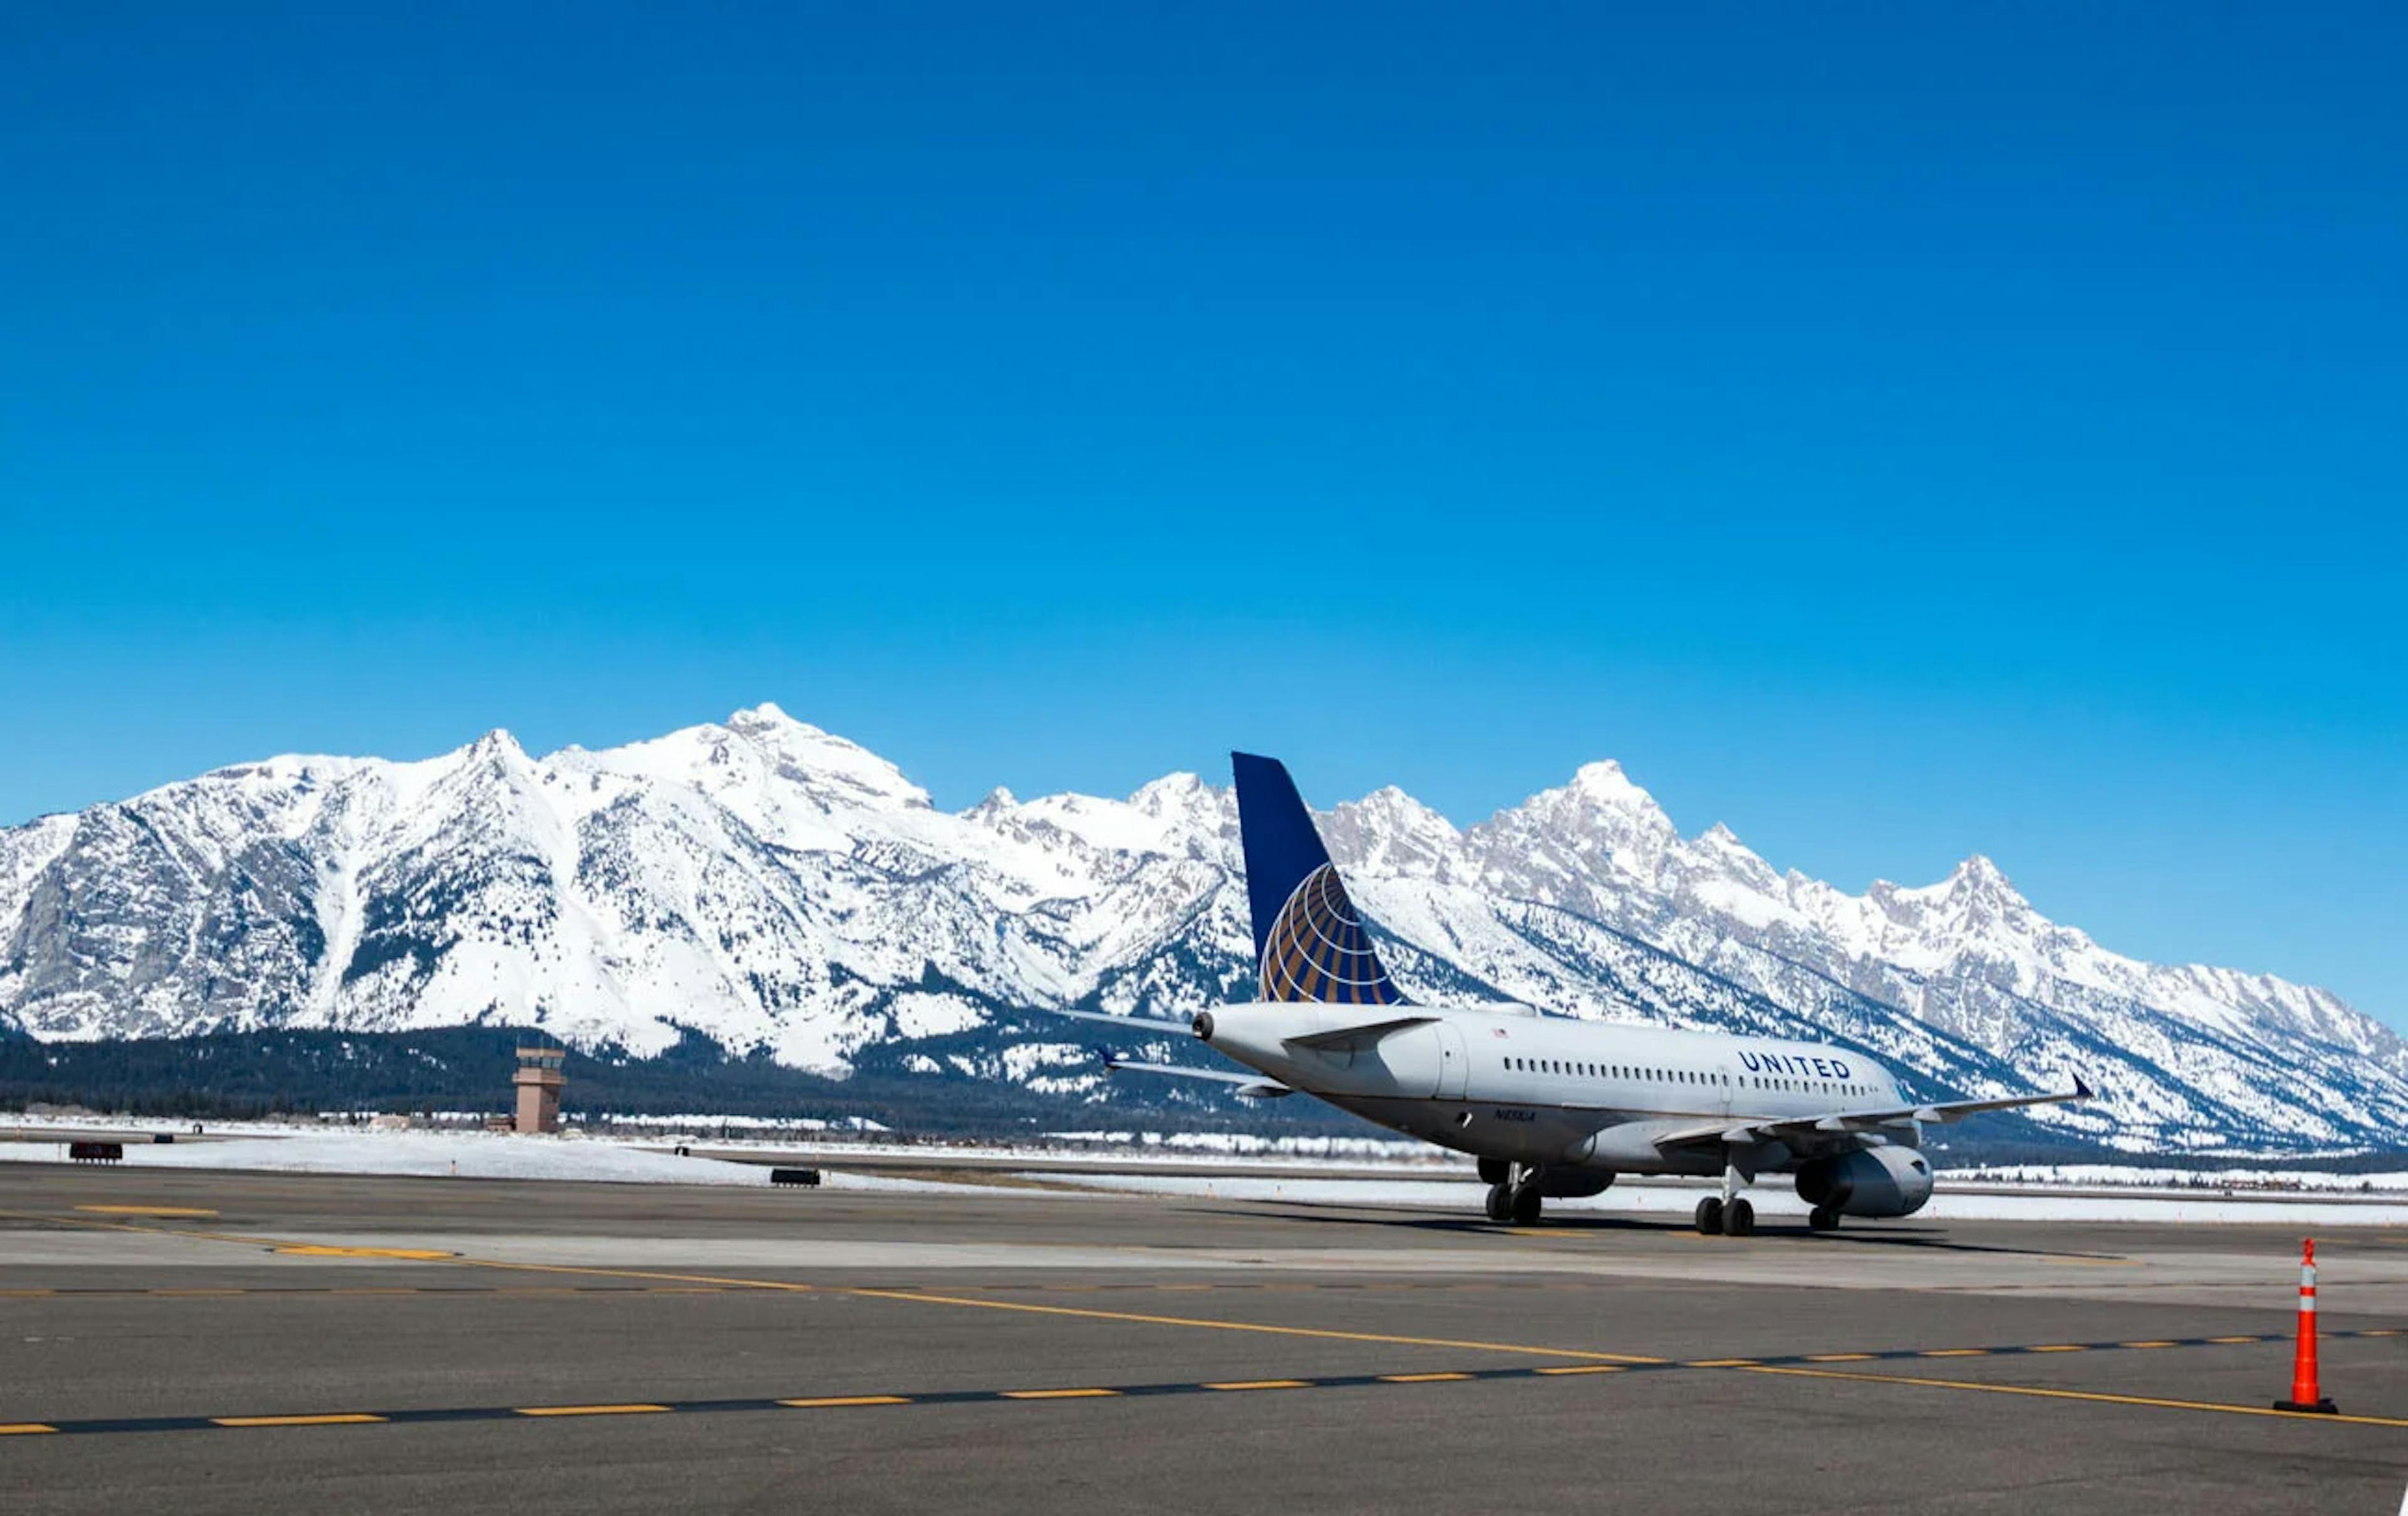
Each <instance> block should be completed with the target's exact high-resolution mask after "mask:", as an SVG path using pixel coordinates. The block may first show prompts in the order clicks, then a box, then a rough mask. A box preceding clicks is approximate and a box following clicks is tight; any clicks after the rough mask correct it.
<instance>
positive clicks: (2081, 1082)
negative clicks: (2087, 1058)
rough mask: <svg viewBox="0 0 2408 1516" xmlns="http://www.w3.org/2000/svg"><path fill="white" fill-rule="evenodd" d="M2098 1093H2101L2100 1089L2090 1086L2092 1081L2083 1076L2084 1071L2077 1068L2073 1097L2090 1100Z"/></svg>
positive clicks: (2074, 1075) (2074, 1077)
mask: <svg viewBox="0 0 2408 1516" xmlns="http://www.w3.org/2000/svg"><path fill="white" fill-rule="evenodd" d="M2097 1093H2099V1091H2098V1090H2093V1089H2091V1088H2090V1081H2089V1080H2087V1079H2085V1078H2084V1077H2083V1076H2082V1071H2081V1070H2079V1069H2076V1070H2075V1071H2074V1074H2073V1098H2074V1099H2076V1100H2088V1099H2089V1098H2090V1097H2091V1096H2093V1095H2095V1094H2097Z"/></svg>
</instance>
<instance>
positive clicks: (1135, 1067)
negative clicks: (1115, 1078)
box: [1097, 1048, 1295, 1100]
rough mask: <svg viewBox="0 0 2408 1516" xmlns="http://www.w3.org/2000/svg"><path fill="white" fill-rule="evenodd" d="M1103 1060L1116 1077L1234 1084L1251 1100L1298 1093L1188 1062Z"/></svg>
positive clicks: (1107, 1056) (1110, 1057)
mask: <svg viewBox="0 0 2408 1516" xmlns="http://www.w3.org/2000/svg"><path fill="white" fill-rule="evenodd" d="M1097 1051H1098V1052H1102V1049H1100V1048H1099V1049H1097ZM1103 1060H1104V1067H1105V1068H1106V1069H1109V1070H1110V1071H1111V1072H1112V1073H1114V1074H1159V1075H1163V1076H1167V1077H1169V1078H1173V1079H1201V1080H1203V1081H1205V1082H1206V1083H1207V1084H1225V1085H1230V1086H1232V1087H1234V1088H1235V1090H1236V1092H1237V1093H1238V1094H1240V1095H1242V1096H1244V1097H1245V1098H1246V1099H1248V1100H1277V1099H1279V1098H1280V1097H1281V1096H1282V1095H1290V1094H1294V1093H1295V1091H1294V1090H1290V1089H1289V1088H1288V1087H1287V1086H1285V1085H1283V1084H1281V1083H1280V1082H1279V1081H1278V1080H1276V1079H1266V1078H1264V1077H1263V1076H1261V1075H1259V1074H1225V1073H1223V1072H1222V1071H1221V1070H1219V1069H1199V1068H1196V1067H1193V1066H1192V1065H1189V1064H1186V1063H1140V1062H1136V1061H1132V1060H1129V1059H1125V1058H1121V1057H1118V1056H1116V1055H1114V1054H1111V1053H1103Z"/></svg>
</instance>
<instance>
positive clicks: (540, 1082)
mask: <svg viewBox="0 0 2408 1516" xmlns="http://www.w3.org/2000/svg"><path fill="white" fill-rule="evenodd" d="M567 1056H568V1049H567V1048H566V1047H521V1048H520V1049H519V1067H518V1072H517V1073H515V1074H513V1075H511V1076H510V1083H511V1084H513V1085H515V1086H517V1087H518V1092H519V1103H518V1104H519V1113H518V1119H517V1120H516V1121H514V1122H512V1123H511V1130H513V1131H515V1132H517V1133H520V1134H521V1135H524V1134H525V1133H529V1132H557V1131H559V1130H560V1091H561V1088H562V1087H563V1086H565V1085H566V1084H567V1083H568V1076H567V1075H566V1074H563V1073H562V1072H561V1071H560V1065H561V1061H563V1060H564V1059H566V1058H567Z"/></svg>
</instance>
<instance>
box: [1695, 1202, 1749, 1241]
mask: <svg viewBox="0 0 2408 1516" xmlns="http://www.w3.org/2000/svg"><path fill="white" fill-rule="evenodd" d="M1698 1230H1699V1232H1700V1233H1702V1234H1705V1235H1706V1236H1709V1237H1714V1236H1722V1235H1725V1234H1728V1235H1730V1236H1734V1237H1744V1236H1749V1235H1752V1234H1754V1233H1755V1231H1756V1207H1755V1206H1751V1205H1749V1204H1748V1202H1747V1197H1746V1196H1744V1195H1742V1196H1739V1197H1737V1198H1736V1199H1732V1200H1728V1201H1726V1200H1724V1199H1723V1198H1722V1197H1721V1196H1720V1195H1708V1196H1707V1197H1706V1198H1705V1199H1703V1200H1701V1201H1699V1202H1698Z"/></svg>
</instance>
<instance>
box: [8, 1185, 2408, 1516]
mask: <svg viewBox="0 0 2408 1516" xmlns="http://www.w3.org/2000/svg"><path fill="white" fill-rule="evenodd" d="M2319 1253H2320V1257H2321V1258H2322V1260H2323V1261H2324V1263H2325V1264H2326V1268H2325V1273H2324V1283H2325V1307H2326V1313H2325V1316H2324V1322H2325V1325H2326V1327H2327V1329H2328V1331H2329V1333H2330V1334H2332V1335H2331V1336H2329V1337H2328V1339H2327V1340H2326V1341H2325V1343H2324V1363H2325V1379H2326V1385H2325V1388H2326V1390H2327V1392H2328V1393H2330V1394H2331V1395H2332V1396H2333V1397H2334V1398H2335V1399H2336V1400H2337V1401H2339V1402H2340V1404H2341V1408H2342V1410H2343V1412H2344V1413H2345V1414H2346V1415H2347V1416H2349V1417H2352V1418H2356V1419H2352V1420H2338V1421H2326V1420H2312V1419H2302V1418H2289V1417H2280V1416H2273V1415H2269V1414H2258V1412H2259V1411H2260V1410H2261V1409H2262V1408H2265V1407H2266V1405H2267V1403H2268V1402H2269V1401H2271V1400H2272V1399H2273V1398H2275V1397H2276V1396H2278V1395H2280V1394H2283V1393H2286V1390H2287V1388H2288V1385H2289V1365H2290V1348H2289V1343H2288V1334H2289V1332H2290V1328H2291V1323H2292V1318H2291V1308H2290V1307H2291V1285H2292V1282H2293V1280H2294V1278H2295V1263H2296V1257H2297V1239H2296V1237H2295V1236H2293V1235H2292V1234H2290V1233H2289V1232H2287V1231H2285V1230H2282V1229H2280V1228H2277V1227H2209V1226H2200V1227H2186V1226H2157V1225H2106V1224H2036V1223H1978V1224H1976V1223H1956V1224H1952V1225H1949V1226H1945V1227H1941V1226H1929V1225H1917V1224H1915V1223H1914V1222H1912V1221H1909V1222H1903V1223H1889V1224H1869V1225H1865V1226H1862V1227H1857V1228H1853V1229H1851V1230H1849V1231H1845V1232H1842V1234H1839V1236H1837V1237H1823V1236H1815V1235H1812V1234H1807V1233H1805V1232H1803V1231H1802V1230H1800V1231H1786V1230H1776V1231H1770V1232H1767V1233H1765V1234H1759V1235H1758V1236H1756V1237H1754V1238H1748V1239H1701V1238H1698V1237H1695V1236H1693V1235H1691V1234H1688V1233H1687V1232H1685V1231H1684V1230H1682V1229H1679V1228H1676V1227H1673V1226H1670V1225H1669V1224H1654V1223H1646V1222H1639V1221H1608V1220H1587V1221H1585V1222H1584V1223H1581V1224H1574V1225H1569V1226H1562V1227H1542V1228H1539V1229H1534V1230H1530V1231H1515V1230H1512V1229H1502V1228H1496V1227H1491V1226H1488V1225H1486V1224H1484V1223H1482V1222H1480V1221H1478V1220H1476V1219H1474V1218H1472V1217H1470V1216H1469V1215H1461V1214H1453V1213H1439V1212H1425V1211H1408V1210H1383V1209H1341V1208H1338V1207H1325V1206H1269V1205H1253V1204H1241V1203H1235V1202H1228V1201H1211V1200H1193V1199H1170V1198H1144V1199H1138V1198H1105V1197H1084V1196H1056V1195H1050V1194H1038V1193H999V1194H996V1195H992V1196H989V1195H952V1194H945V1195H925V1194H910V1193H878V1194H865V1193H860V1192H839V1191H817V1192H809V1191H755V1190H724V1191H709V1190H699V1189H695V1190H686V1189H670V1188H666V1187H651V1186H641V1187H639V1186H606V1185H543V1184H524V1183H503V1182H490V1181H487V1182H480V1181H473V1180H442V1179H393V1178H361V1177H327V1176H283V1175H262V1174H231V1173H229V1174H214V1173H206V1172H197V1171H166V1170H151V1171H130V1170H128V1171H105V1170H103V1171H94V1170H63V1169H58V1168H54V1167H37V1166H34V1165H12V1164H7V1163H5V1162H0V1321H5V1326H6V1330H5V1331H0V1424H7V1425H28V1426H51V1427H56V1428H57V1429H58V1430H56V1431H53V1432H24V1433H20V1434H13V1435H9V1436H7V1437H4V1438H0V1488H5V1491H6V1495H7V1499H6V1501H5V1504H6V1506H7V1509H8V1510H9V1511H11V1512H12V1513H14V1512H19V1511H23V1512H37V1511H103V1510H106V1511H111V1512H122V1511H127V1510H148V1509H176V1510H179V1511H192V1512H202V1511H218V1510H223V1511H246V1512H251V1511H262V1510H278V1509H299V1508H302V1507H305V1506H306V1507H308V1508H309V1509H313V1510H337V1511H342V1510H362V1511H366V1510H415V1509H428V1508H431V1507H435V1506H437V1505H441V1506H444V1507H449V1508H452V1509H461V1510H486V1509H506V1508H507V1509H516V1510H527V1511H551V1510H559V1511H577V1512H596V1511H606V1512H607V1511H621V1510H626V1511H635V1510H644V1511H660V1510H754V1509H759V1510H792V1509H842V1510H848V1511H851V1510H864V1511H882V1510H922V1509H930V1508H932V1507H934V1506H936V1505H937V1504H939V1502H943V1503H946V1504H949V1505H953V1506H956V1507H959V1508H962V1509H974V1510H1002V1511H1018V1510H1027V1511H1038V1510H1043V1511H1048V1512H1053V1511H1083V1510H1111V1511H1119V1510H1129V1509H1146V1508H1156V1509H1195V1510H1230V1511H1238V1510H1244V1511H1248V1512H1260V1511H1263V1510H1285V1509H1297V1510H1305V1509H1310V1510H1314V1511H1321V1510H1336V1511H1355V1510H1362V1511H1372V1510H1397V1509H1472V1510H1480V1509H1496V1508H1498V1507H1501V1506H1506V1505H1513V1506H1527V1505H1531V1504H1534V1503H1543V1504H1552V1505H1554V1506H1556V1507H1559V1508H1565V1509H1624V1510H1656V1509H1663V1510H1676V1509H1709V1508H1711V1509H1717V1510H1727V1511H1759V1510H1760V1511H1781V1512H1785V1513H1789V1512H1810V1511H1826V1510H1828V1511H1839V1510H1856V1509H1864V1508H1866V1507H1868V1506H1876V1505H1877V1506H1899V1505H1907V1504H1912V1505H1914V1506H1915V1507H1917V1508H1919V1509H1932V1510H1941V1511H1983V1510H2008V1509H2014V1510H2029V1509H2050V1510H2071V1511H2079V1510H2101V1511H2104V1510H2117V1511H2128V1510H2152V1509H2182V1510H2283V1511H2289V1510H2300V1509H2317V1510H2319V1511H2348V1510H2368V1511H2383V1512H2386V1516H2387V1513H2388V1512H2391V1511H2394V1510H2397V1509H2400V1505H2401V1494H2402V1491H2403V1489H2408V1336H2394V1335H2392V1334H2394V1333H2395V1332H2402V1331H2408V1234H2399V1233H2386V1232H2381V1231H2374V1230H2361V1231H2354V1232H2347V1233H2341V1234H2334V1235H2333V1236H2331V1237H2329V1238H2327V1239H2324V1240H2322V1241H2321V1242H2320V1244H2319ZM408 1255H423V1256H408ZM2219 1337H2221V1338H2228V1339H2231V1340H2227V1341H2221V1342H2219V1341H2215V1340H2213V1339H2215V1338H2219ZM1062 1392H1083V1393H1074V1394H1073V1393H1062ZM789 1401H799V1402H804V1404H799V1405H792V1404H781V1402H789ZM562 1412H566V1413H565V1414H555V1413H562ZM350 1417H373V1418H377V1420H373V1421H350V1420H322V1419H324V1418H350ZM283 1418H305V1419H308V1420H306V1421H305V1422H303V1423H302V1424H270V1425H256V1424H241V1423H243V1422H251V1421H255V1420H257V1419H283ZM224 1422H235V1423H236V1424H231V1425H229V1424H223V1423H224Z"/></svg>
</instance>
